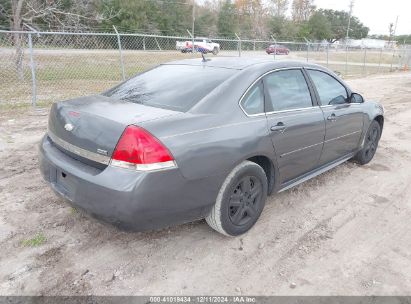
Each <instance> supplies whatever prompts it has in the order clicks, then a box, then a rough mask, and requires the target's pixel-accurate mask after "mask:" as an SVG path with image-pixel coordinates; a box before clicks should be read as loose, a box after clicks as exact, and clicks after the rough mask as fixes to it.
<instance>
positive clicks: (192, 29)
mask: <svg viewBox="0 0 411 304" xmlns="http://www.w3.org/2000/svg"><path fill="white" fill-rule="evenodd" d="M195 7H196V3H195V0H193V16H192V24H191V34H192V46H191V47H192V50H191V51H192V54H193V56H194V22H195V19H196V17H195Z"/></svg>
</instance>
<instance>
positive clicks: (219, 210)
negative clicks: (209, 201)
mask: <svg viewBox="0 0 411 304" xmlns="http://www.w3.org/2000/svg"><path fill="white" fill-rule="evenodd" d="M267 188H268V183H267V176H266V174H265V172H264V170H263V168H261V167H260V166H259V165H257V164H256V163H253V162H251V161H244V162H242V163H241V164H239V165H238V166H237V167H235V168H234V169H233V171H231V173H230V174H229V175H228V176H227V178H226V179H225V181H224V183H223V185H222V186H221V189H220V191H219V193H218V196H217V200H216V203H215V205H214V206H213V209H212V210H211V212H210V214H209V215H208V216H207V217H206V221H207V223H208V225H210V226H211V228H213V229H214V230H216V231H218V232H220V233H222V234H224V235H228V236H237V235H240V234H243V233H245V232H247V231H248V230H250V229H251V227H253V226H254V224H255V223H256V222H257V220H258V218H259V217H260V214H261V212H262V211H263V209H264V205H265V201H266V199H267Z"/></svg>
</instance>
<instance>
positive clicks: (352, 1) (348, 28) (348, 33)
mask: <svg viewBox="0 0 411 304" xmlns="http://www.w3.org/2000/svg"><path fill="white" fill-rule="evenodd" d="M353 8H354V0H351V2H350V13H349V16H348V25H347V35H345V40H346V43H347V42H348V38H349V35H350V25H351V15H352V10H353Z"/></svg>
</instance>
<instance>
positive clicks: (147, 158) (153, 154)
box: [111, 126, 176, 171]
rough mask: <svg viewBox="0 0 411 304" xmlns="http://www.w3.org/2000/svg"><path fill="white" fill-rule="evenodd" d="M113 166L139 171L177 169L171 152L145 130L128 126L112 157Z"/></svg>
mask: <svg viewBox="0 0 411 304" xmlns="http://www.w3.org/2000/svg"><path fill="white" fill-rule="evenodd" d="M111 165H112V166H116V167H122V168H128V169H134V170H139V171H149V170H158V169H165V168H171V167H175V166H176V164H175V162H174V158H173V156H172V155H171V153H170V151H168V149H167V148H166V147H165V146H164V145H163V144H162V143H161V142H160V141H159V140H158V139H157V138H155V137H154V136H153V135H151V134H150V133H149V132H148V131H146V130H145V129H143V128H140V127H136V126H128V127H127V128H126V129H125V130H124V132H123V134H122V135H121V137H120V140H119V141H118V143H117V146H116V148H115V150H114V152H113V155H112V156H111Z"/></svg>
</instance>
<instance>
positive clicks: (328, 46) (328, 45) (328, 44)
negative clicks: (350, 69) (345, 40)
mask: <svg viewBox="0 0 411 304" xmlns="http://www.w3.org/2000/svg"><path fill="white" fill-rule="evenodd" d="M329 51H330V43H329V42H327V68H328V57H329Z"/></svg>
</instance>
